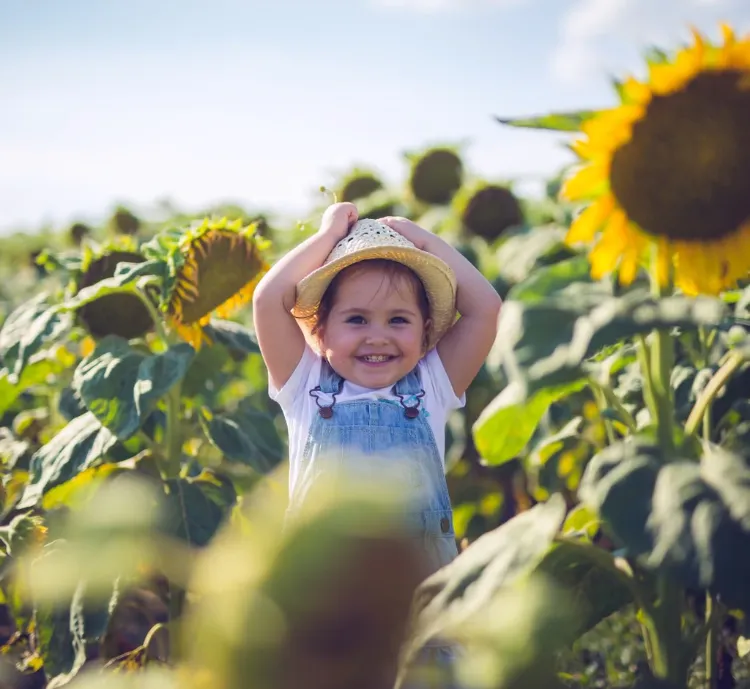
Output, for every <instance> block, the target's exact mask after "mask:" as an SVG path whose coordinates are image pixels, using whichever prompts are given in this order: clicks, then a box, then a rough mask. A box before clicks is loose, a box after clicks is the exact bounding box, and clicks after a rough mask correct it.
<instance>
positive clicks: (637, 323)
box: [493, 283, 726, 396]
mask: <svg viewBox="0 0 750 689" xmlns="http://www.w3.org/2000/svg"><path fill="white" fill-rule="evenodd" d="M577 287H578V288H580V291H579V292H577V294H576V299H575V300H574V299H572V298H571V296H570V295H566V296H565V297H550V298H548V299H546V300H545V301H542V302H537V303H533V304H524V303H521V302H517V301H508V302H506V303H505V305H504V306H503V310H502V313H501V316H500V321H499V323H498V330H499V331H500V332H501V333H503V337H500V338H498V339H497V341H496V343H495V347H494V351H493V356H494V357H495V358H496V359H497V360H498V361H499V362H500V363H501V364H502V366H503V368H504V369H505V372H506V375H507V376H508V379H509V381H511V382H513V381H518V382H519V383H520V385H521V386H522V389H523V392H524V395H528V396H532V395H533V394H534V393H535V392H537V391H538V390H540V389H542V388H545V387H549V386H558V385H564V384H567V383H570V382H572V381H575V380H579V379H580V378H582V377H584V376H586V375H587V374H588V373H589V372H590V370H594V369H595V367H592V366H588V367H587V366H586V365H585V364H586V362H587V359H589V358H590V357H592V356H593V355H594V354H596V353H597V352H599V351H600V350H601V349H602V348H604V347H606V346H609V345H613V344H615V343H618V342H620V341H621V340H624V339H626V338H631V337H633V336H635V335H639V334H644V333H648V332H650V331H651V330H653V329H654V328H664V329H670V328H683V329H696V328H698V327H700V326H706V327H716V326H717V325H718V324H719V323H720V322H721V321H722V319H723V318H724V316H725V314H726V307H725V305H724V304H723V303H722V302H721V300H719V299H713V298H709V297H698V298H687V297H683V296H674V297H665V298H662V299H657V298H655V297H653V296H651V295H650V294H648V292H646V291H642V290H636V291H633V292H630V293H627V294H625V295H624V296H621V297H610V298H603V297H602V296H601V294H597V291H596V290H597V289H600V288H597V286H596V285H584V284H580V283H579V284H578V285H577Z"/></svg>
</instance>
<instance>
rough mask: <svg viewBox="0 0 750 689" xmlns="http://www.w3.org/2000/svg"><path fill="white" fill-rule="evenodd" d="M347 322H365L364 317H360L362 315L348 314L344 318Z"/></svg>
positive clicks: (359, 323) (357, 323)
mask: <svg viewBox="0 0 750 689" xmlns="http://www.w3.org/2000/svg"><path fill="white" fill-rule="evenodd" d="M346 322H347V323H353V324H354V325H361V324H362V323H364V322H365V319H364V318H362V316H349V318H347V319H346Z"/></svg>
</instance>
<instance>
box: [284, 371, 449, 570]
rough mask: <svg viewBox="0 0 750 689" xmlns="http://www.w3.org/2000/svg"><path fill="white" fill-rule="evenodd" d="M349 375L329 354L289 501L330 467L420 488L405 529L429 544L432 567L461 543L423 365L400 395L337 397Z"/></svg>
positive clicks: (414, 490)
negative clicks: (425, 405) (428, 408)
mask: <svg viewBox="0 0 750 689" xmlns="http://www.w3.org/2000/svg"><path fill="white" fill-rule="evenodd" d="M343 383H344V380H343V378H342V377H341V376H340V375H339V374H338V373H336V372H335V371H334V370H333V368H331V366H330V364H329V363H328V362H327V361H323V362H322V369H321V378H320V384H319V385H318V386H317V387H315V388H313V389H312V390H310V391H309V394H310V395H311V396H312V397H314V398H315V401H316V404H317V406H318V414H316V415H315V416H314V417H313V421H312V424H311V425H310V431H309V433H308V437H307V441H306V443H305V448H304V452H303V456H302V462H301V469H300V475H299V481H298V485H297V487H296V489H295V491H294V494H293V495H292V496H291V501H290V502H291V505H290V506H293V505H294V504H295V503H296V502H297V501H300V500H303V499H304V496H305V495H306V493H307V492H308V490H309V488H310V487H311V486H312V485H313V483H314V482H315V480H316V479H318V478H320V477H322V476H323V475H325V474H327V473H329V472H331V473H333V474H334V475H342V474H347V473H351V474H353V475H355V476H356V477H357V478H359V479H364V480H367V478H368V477H372V478H373V479H376V480H379V481H382V480H383V479H384V478H385V479H388V480H391V481H394V482H395V485H398V486H403V487H405V488H406V489H407V490H408V491H409V494H410V495H413V496H414V497H413V499H410V502H409V504H410V505H413V507H411V508H410V510H409V513H408V514H407V515H406V528H407V531H408V532H409V534H410V535H412V536H415V537H420V541H421V542H422V543H423V544H424V549H425V551H426V555H427V564H428V567H429V569H430V572H433V571H436V570H438V569H440V568H441V567H443V566H445V565H446V564H448V563H449V562H450V561H451V560H453V559H454V558H455V557H456V555H457V554H458V551H457V549H456V542H455V532H454V529H453V511H452V508H451V503H450V497H449V495H448V486H447V484H446V481H445V472H444V470H443V465H442V462H441V461H440V454H439V451H438V449H437V445H436V443H435V437H434V435H433V433H432V429H431V428H430V424H429V423H428V421H427V419H426V418H425V412H424V410H423V409H421V401H422V398H423V397H424V394H425V393H424V390H423V389H422V387H421V384H420V379H419V374H418V371H417V369H414V370H413V371H411V372H410V373H408V374H407V375H406V376H404V377H403V378H401V379H400V380H399V381H398V382H397V383H396V384H395V386H394V388H393V391H394V393H395V396H396V397H398V398H399V399H398V401H396V400H353V401H347V402H338V401H337V400H336V397H337V395H339V394H340V393H341V390H342V387H343Z"/></svg>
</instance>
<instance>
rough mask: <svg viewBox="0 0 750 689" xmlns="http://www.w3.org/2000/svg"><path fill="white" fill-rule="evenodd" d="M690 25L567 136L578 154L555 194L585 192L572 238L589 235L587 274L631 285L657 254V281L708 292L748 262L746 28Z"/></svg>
mask: <svg viewBox="0 0 750 689" xmlns="http://www.w3.org/2000/svg"><path fill="white" fill-rule="evenodd" d="M722 33H723V40H722V42H720V43H719V44H718V45H712V44H710V43H708V42H707V40H706V39H705V38H704V37H703V36H701V35H700V34H699V33H697V32H695V31H694V32H693V42H692V44H691V45H689V46H688V47H686V48H684V49H682V50H680V51H679V52H677V54H676V55H675V56H674V57H673V59H671V60H668V59H664V60H662V61H659V62H656V63H652V64H651V65H650V68H649V77H648V79H647V80H646V81H644V82H641V81H637V80H636V79H633V78H630V79H628V80H627V81H626V82H624V83H623V84H622V85H621V88H620V93H621V100H622V103H621V105H620V106H619V107H616V108H613V109H611V110H606V111H603V112H601V113H598V114H597V115H596V116H595V117H593V118H591V119H590V120H588V121H586V122H585V123H584V125H583V127H582V131H583V134H584V137H583V138H581V139H579V140H577V141H575V142H574V143H573V148H574V150H575V152H576V153H577V154H578V156H579V157H580V158H581V159H582V160H583V161H585V165H584V166H583V167H581V168H580V169H579V170H578V171H577V172H576V174H575V175H573V176H572V177H571V178H569V179H568V180H567V181H566V182H565V184H564V186H563V189H562V195H563V196H564V197H567V198H568V199H569V200H571V201H591V202H592V203H591V204H590V205H589V206H588V208H587V209H586V210H585V211H584V212H583V213H582V214H581V215H580V216H578V218H577V219H576V220H575V221H574V223H573V224H572V226H571V228H570V232H569V234H568V237H567V240H568V242H569V243H571V244H573V243H577V242H591V241H593V240H594V238H595V237H596V236H597V233H598V232H599V231H600V230H601V235H600V236H599V237H598V239H597V241H596V245H595V246H594V248H593V250H592V251H591V254H590V260H591V267H592V274H593V276H594V277H597V278H598V277H602V276H604V275H606V274H607V273H610V272H612V271H615V270H617V271H618V273H619V278H620V282H621V283H623V284H629V283H630V282H632V281H633V280H634V278H635V276H636V273H637V271H638V266H639V264H640V263H641V262H642V261H643V260H644V259H647V258H651V257H652V256H654V257H655V258H656V264H655V265H656V274H657V276H658V281H659V283H660V284H661V285H662V286H663V285H666V284H668V283H669V281H670V276H671V279H673V280H674V283H675V284H676V285H677V286H678V287H680V288H681V289H682V290H684V291H685V292H687V293H689V294H697V293H709V294H716V293H718V292H720V291H721V290H723V289H726V288H729V287H732V286H734V285H735V284H736V283H737V281H738V280H740V279H743V278H745V277H747V275H748V271H750V36H748V37H745V38H743V39H737V38H736V37H735V35H734V33H733V32H732V30H731V29H730V28H729V27H727V26H723V27H722Z"/></svg>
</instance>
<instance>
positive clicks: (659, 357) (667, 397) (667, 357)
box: [649, 256, 674, 454]
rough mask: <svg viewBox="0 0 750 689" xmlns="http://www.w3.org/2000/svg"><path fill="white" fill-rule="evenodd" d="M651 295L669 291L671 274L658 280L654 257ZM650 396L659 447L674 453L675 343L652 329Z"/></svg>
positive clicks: (663, 332) (661, 330)
mask: <svg viewBox="0 0 750 689" xmlns="http://www.w3.org/2000/svg"><path fill="white" fill-rule="evenodd" d="M650 276H651V293H652V294H653V295H654V296H655V297H656V298H657V299H660V298H661V297H664V296H666V295H667V294H669V293H670V292H671V291H672V279H671V277H672V276H671V274H670V275H668V276H667V279H666V280H664V279H663V277H662V278H660V276H659V267H658V258H657V257H656V256H654V260H653V263H652V266H651V274H650ZM650 355H651V357H650V362H649V363H650V369H651V393H652V395H653V401H654V411H655V412H656V419H655V420H656V424H657V432H658V437H659V445H660V446H661V448H662V450H663V451H664V452H665V453H666V454H670V453H671V452H672V450H673V449H674V399H673V395H672V386H671V384H670V377H671V375H672V368H673V367H674V343H673V342H672V338H671V337H670V336H669V331H668V330H665V329H664V328H655V329H654V331H653V341H652V343H651V351H650Z"/></svg>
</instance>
